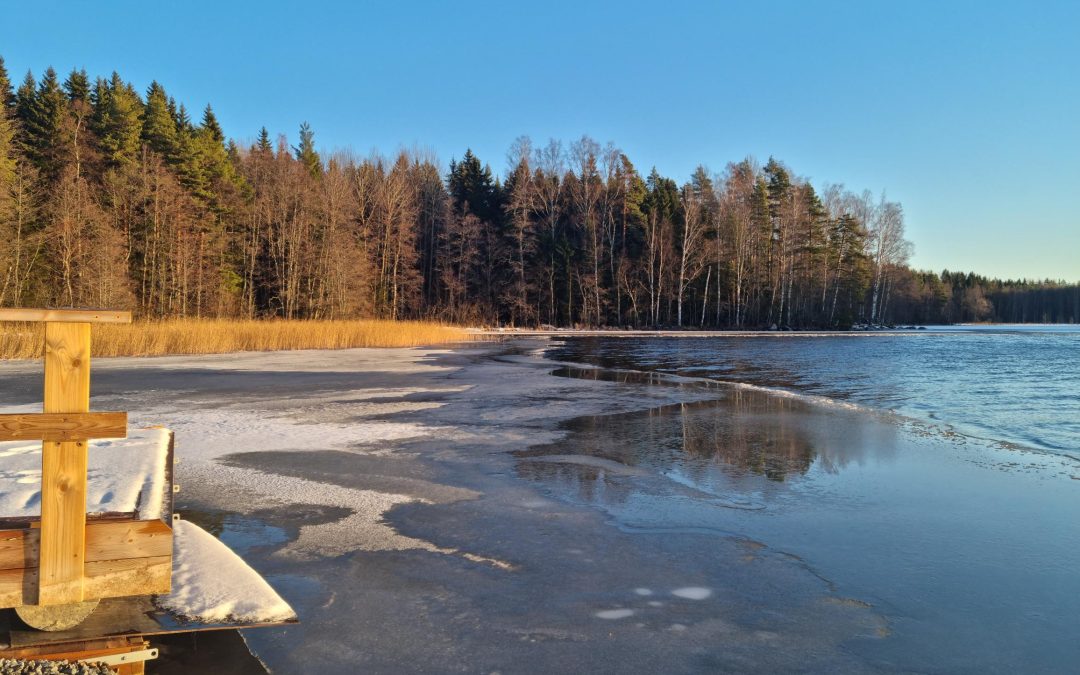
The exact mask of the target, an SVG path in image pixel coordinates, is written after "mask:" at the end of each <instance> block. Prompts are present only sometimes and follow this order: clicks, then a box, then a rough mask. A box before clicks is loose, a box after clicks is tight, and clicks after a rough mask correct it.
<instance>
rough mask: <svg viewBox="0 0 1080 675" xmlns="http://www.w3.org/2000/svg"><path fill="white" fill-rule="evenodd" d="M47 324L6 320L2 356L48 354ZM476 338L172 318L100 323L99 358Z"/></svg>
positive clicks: (402, 324)
mask: <svg viewBox="0 0 1080 675" xmlns="http://www.w3.org/2000/svg"><path fill="white" fill-rule="evenodd" d="M44 335H45V328H44V325H43V324H19V323H7V324H4V323H0V359H35V358H40V357H41V355H42V345H43V343H44ZM470 339H475V338H474V336H472V335H471V334H470V333H469V332H467V331H466V330H465V329H463V328H459V327H456V326H448V325H444V324H438V323H430V322H425V321H384V320H375V319H372V320H355V321H306V320H304V321H301V320H295V321H286V320H267V321H254V320H251V321H249V320H232V319H169V320H163V321H136V322H135V323H132V324H128V325H124V324H98V325H95V326H94V330H93V334H92V339H91V352H92V354H93V355H94V356H164V355H168V354H224V353H228V352H261V351H279V350H292V349H348V348H352V347H420V346H424V345H434V344H444V343H449V342H461V341H465V340H470Z"/></svg>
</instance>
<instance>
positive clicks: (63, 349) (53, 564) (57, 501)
mask: <svg viewBox="0 0 1080 675" xmlns="http://www.w3.org/2000/svg"><path fill="white" fill-rule="evenodd" d="M89 411H90V324H89V323H47V324H45V412H46V413H85V412H89ZM86 450H87V448H86V441H85V440H76V441H64V442H60V443H55V442H52V441H46V442H45V443H44V444H43V447H42V453H41V530H42V536H41V556H40V575H41V576H40V581H39V583H40V587H39V589H38V594H37V596H38V597H37V599H36V601H35V604H39V605H58V604H66V603H71V602H81V601H82V599H83V559H84V556H85V553H86V469H87V467H86V463H87V462H86V459H87V457H86ZM91 597H92V596H91Z"/></svg>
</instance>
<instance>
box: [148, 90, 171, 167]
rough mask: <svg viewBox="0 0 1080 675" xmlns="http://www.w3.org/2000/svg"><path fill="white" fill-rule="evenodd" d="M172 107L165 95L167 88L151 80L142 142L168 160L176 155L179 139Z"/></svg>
mask: <svg viewBox="0 0 1080 675" xmlns="http://www.w3.org/2000/svg"><path fill="white" fill-rule="evenodd" d="M170 108H171V105H170V99H169V98H168V97H167V96H166V95H165V88H164V87H162V86H161V85H160V84H158V83H157V82H156V81H155V82H151V83H150V88H149V89H148V90H147V92H146V108H145V110H144V112H143V126H142V142H143V143H145V144H146V145H147V146H148V147H149V148H150V149H151V150H153V151H154V152H156V153H158V154H159V155H161V156H162V157H164V158H165V159H167V160H172V159H173V158H174V157H175V156H176V151H177V141H178V139H177V134H176V117H175V116H174V114H173V113H172V112H171V111H170Z"/></svg>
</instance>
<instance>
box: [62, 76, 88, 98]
mask: <svg viewBox="0 0 1080 675" xmlns="http://www.w3.org/2000/svg"><path fill="white" fill-rule="evenodd" d="M64 92H65V93H66V94H67V96H68V100H69V101H71V102H75V101H85V102H89V101H90V78H88V77H87V76H86V71H85V70H73V71H71V74H70V75H68V78H67V79H66V80H64Z"/></svg>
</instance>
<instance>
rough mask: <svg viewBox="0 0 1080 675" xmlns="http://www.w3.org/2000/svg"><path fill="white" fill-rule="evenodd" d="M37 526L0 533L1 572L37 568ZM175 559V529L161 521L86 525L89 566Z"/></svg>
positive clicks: (38, 529) (131, 521) (104, 521)
mask: <svg viewBox="0 0 1080 675" xmlns="http://www.w3.org/2000/svg"><path fill="white" fill-rule="evenodd" d="M40 544H41V530H40V528H38V527H37V523H34V524H32V525H31V526H30V527H28V528H24V529H18V530H0V570H10V569H19V568H33V567H37V566H38V551H39V548H40ZM162 555H172V528H170V527H169V526H168V525H166V524H165V523H163V522H162V521H160V520H131V519H124V520H99V521H91V522H89V523H87V524H86V559H85V561H86V562H101V561H103V560H123V559H125V558H153V557H156V556H162Z"/></svg>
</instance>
